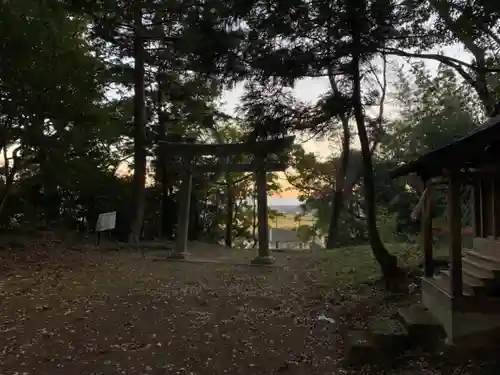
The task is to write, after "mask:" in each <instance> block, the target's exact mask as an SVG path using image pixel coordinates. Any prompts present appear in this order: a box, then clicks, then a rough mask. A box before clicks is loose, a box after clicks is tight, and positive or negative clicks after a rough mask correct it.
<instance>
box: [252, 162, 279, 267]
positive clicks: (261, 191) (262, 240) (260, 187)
mask: <svg viewBox="0 0 500 375" xmlns="http://www.w3.org/2000/svg"><path fill="white" fill-rule="evenodd" d="M264 163H265V155H259V168H258V169H257V170H256V172H255V183H256V187H257V216H258V219H259V228H258V231H259V255H258V256H257V257H256V258H254V259H252V262H251V263H252V264H256V265H257V264H259V265H262V264H273V263H274V262H275V259H274V258H273V257H272V256H271V255H270V253H269V215H268V209H267V171H266V168H265V166H264Z"/></svg>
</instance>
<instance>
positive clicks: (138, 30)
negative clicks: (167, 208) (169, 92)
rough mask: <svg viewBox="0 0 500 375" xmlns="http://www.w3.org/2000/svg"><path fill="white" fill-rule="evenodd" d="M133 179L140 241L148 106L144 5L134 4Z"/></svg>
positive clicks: (133, 231) (133, 229) (133, 226)
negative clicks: (146, 99)
mask: <svg viewBox="0 0 500 375" xmlns="http://www.w3.org/2000/svg"><path fill="white" fill-rule="evenodd" d="M134 7H135V9H134V28H135V30H134V63H135V64H134V177H133V181H132V184H133V197H132V215H131V221H130V232H129V241H130V242H135V243H137V242H139V239H140V235H141V229H142V222H143V220H144V210H145V205H146V107H145V106H146V103H145V96H146V94H145V83H144V75H145V60H146V56H145V54H146V51H145V48H144V38H143V35H142V33H143V25H142V4H141V0H135V2H134Z"/></svg>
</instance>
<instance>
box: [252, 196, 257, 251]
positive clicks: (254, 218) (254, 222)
mask: <svg viewBox="0 0 500 375" xmlns="http://www.w3.org/2000/svg"><path fill="white" fill-rule="evenodd" d="M252 200H253V205H252V240H253V244H252V249H255V246H257V190H254V191H253V195H252Z"/></svg>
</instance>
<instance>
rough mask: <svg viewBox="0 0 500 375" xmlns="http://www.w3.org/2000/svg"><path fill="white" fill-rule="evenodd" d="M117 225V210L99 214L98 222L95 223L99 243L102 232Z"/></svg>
mask: <svg viewBox="0 0 500 375" xmlns="http://www.w3.org/2000/svg"><path fill="white" fill-rule="evenodd" d="M115 225H116V211H112V212H105V213H103V214H99V216H98V217H97V222H96V224H95V231H96V233H97V245H99V243H100V242H101V232H104V231H106V230H113V229H115Z"/></svg>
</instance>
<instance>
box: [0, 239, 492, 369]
mask: <svg viewBox="0 0 500 375" xmlns="http://www.w3.org/2000/svg"><path fill="white" fill-rule="evenodd" d="M54 246H59V247H61V246H62V244H59V245H57V244H56V245H54ZM82 247H83V246H82ZM37 249H38V250H37V251H36V252H34V251H32V250H30V249H29V248H26V249H25V250H23V251H9V250H8V249H4V250H2V251H1V262H2V268H0V270H1V272H2V273H1V278H0V300H1V310H0V311H1V314H2V318H3V319H2V323H1V326H0V344H1V345H0V348H2V352H1V353H0V374H2V375H3V374H5V375H8V374H37V375H43V374H50V375H56V374H75V375H77V374H217V375H220V374H225V373H227V374H248V375H251V374H290V375H292V374H293V375H295V374H297V375H298V374H301V375H302V374H303V375H306V374H350V373H353V374H354V373H374V374H377V373H387V374H441V373H443V374H444V373H446V374H480V373H481V374H482V373H484V374H487V372H478V371H476V370H478V369H477V368H476V370H474V369H469V368H468V366H461V367H460V368H455V367H453V368H450V367H447V366H446V365H445V364H438V363H437V362H436V361H435V360H433V361H431V359H430V358H427V357H425V356H418V355H416V356H415V355H414V356H412V357H411V359H406V360H403V361H402V362H401V366H398V368H397V369H396V368H395V369H393V370H389V369H388V370H386V371H387V372H385V371H383V372H381V371H379V370H375V369H373V370H372V369H369V368H364V369H359V368H358V369H347V370H343V369H341V368H342V360H343V357H344V350H345V345H344V338H345V334H346V331H347V330H348V329H352V328H353V327H363V326H364V325H365V324H366V323H367V321H368V320H369V319H370V317H373V316H377V315H381V314H383V315H388V314H392V313H393V312H394V311H395V309H396V308H397V306H398V303H399V304H400V303H403V302H398V300H397V299H395V298H394V297H389V296H387V295H386V294H385V293H384V292H383V291H381V290H380V289H378V287H376V286H374V285H375V284H374V283H373V282H372V283H366V281H368V280H367V279H369V278H370V276H368V275H369V273H368V272H367V273H365V274H363V273H362V272H355V271H354V267H355V266H356V268H359V269H360V270H361V269H369V270H370V272H372V270H373V269H374V264H373V263H372V261H371V258H369V253H368V252H367V251H366V250H357V251H360V252H361V251H362V252H363V254H362V257H363V256H364V257H365V258H366V259H367V260H366V261H365V260H361V261H360V258H359V257H357V258H355V259H353V253H352V251H351V252H347V251H340V252H339V253H337V254H334V253H328V254H325V253H324V252H323V253H322V255H321V253H316V254H315V253H297V254H294V253H277V254H275V256H276V257H277V258H278V262H277V265H278V267H275V268H258V267H246V266H241V265H235V264H222V263H206V264H205V263H172V262H165V261H155V258H158V256H159V255H160V254H161V252H155V253H153V252H150V253H147V254H146V257H145V258H143V257H142V256H141V254H138V253H131V252H97V251H95V249H92V247H89V248H88V250H87V251H83V249H82V248H80V249H79V250H80V251H76V250H67V251H65V252H62V251H60V250H59V249H57V251H56V250H55V249H51V248H47V249H44V248H43V246H37ZM191 251H192V253H193V255H196V257H204V258H210V257H211V258H213V259H219V260H220V259H221V256H225V257H230V258H231V260H232V261H233V262H235V261H239V262H248V260H249V259H251V258H252V257H253V255H254V252H249V251H243V250H239V251H237V250H233V251H229V250H221V249H220V248H214V247H209V246H201V245H196V244H193V246H192V249H191ZM362 257H361V258H362ZM365 258H362V259H365ZM368 259H369V260H368ZM363 267H364V268H363ZM363 278H364V279H363ZM321 312H324V313H325V315H326V316H328V317H330V318H332V319H334V320H335V323H334V324H333V323H329V322H327V321H321V320H320V321H318V320H317V316H318V314H319V313H321Z"/></svg>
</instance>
